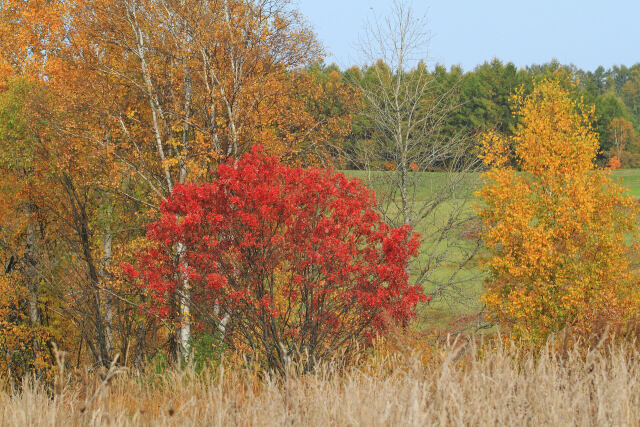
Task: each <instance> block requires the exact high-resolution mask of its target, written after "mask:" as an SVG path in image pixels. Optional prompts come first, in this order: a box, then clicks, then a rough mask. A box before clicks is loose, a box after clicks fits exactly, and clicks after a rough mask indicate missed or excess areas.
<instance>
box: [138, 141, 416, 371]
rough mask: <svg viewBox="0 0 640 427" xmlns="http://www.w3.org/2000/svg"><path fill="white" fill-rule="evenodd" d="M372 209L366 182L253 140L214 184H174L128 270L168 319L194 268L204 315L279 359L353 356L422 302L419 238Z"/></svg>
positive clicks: (196, 307)
mask: <svg viewBox="0 0 640 427" xmlns="http://www.w3.org/2000/svg"><path fill="white" fill-rule="evenodd" d="M374 209H375V198H374V195H373V193H372V192H371V191H370V190H368V189H367V188H365V187H364V186H363V185H362V184H361V183H360V182H359V181H357V180H355V179H352V180H349V179H347V178H346V177H345V176H344V175H343V174H340V173H332V172H329V171H325V170H321V169H317V168H312V169H302V168H290V167H287V166H285V165H283V164H281V163H280V162H279V161H278V159H277V158H275V157H267V156H264V155H263V154H262V153H261V151H260V149H254V151H253V152H252V153H251V154H246V155H244V156H243V157H242V158H241V159H240V160H238V161H237V162H235V163H234V162H233V161H231V160H230V161H228V162H227V163H226V164H223V165H220V166H219V167H218V169H217V171H216V172H215V176H214V179H213V182H212V183H210V184H198V185H194V184H189V185H177V186H176V187H175V188H174V190H173V193H172V194H171V197H170V198H169V199H168V200H167V201H166V202H165V203H163V204H162V207H161V213H162V215H161V218H160V219H159V220H158V221H156V222H154V223H153V224H151V225H150V226H149V230H148V234H147V237H148V240H149V241H150V242H151V243H152V246H151V247H150V248H149V249H147V250H145V251H144V252H142V253H141V254H140V258H139V261H138V266H137V267H135V268H134V267H133V266H130V265H126V266H125V270H126V271H127V273H128V275H129V276H130V277H132V278H137V280H139V281H140V283H141V284H142V285H143V286H145V287H146V288H147V289H148V290H149V291H150V294H151V295H152V296H153V297H154V300H155V301H156V303H157V306H156V309H157V310H158V312H159V313H160V314H161V315H164V316H169V313H171V312H172V310H170V307H171V305H172V304H174V301H176V299H177V298H176V295H175V292H176V289H180V286H178V283H179V280H180V276H181V274H182V275H183V277H184V274H185V273H186V274H187V275H188V277H189V282H190V287H191V291H192V293H191V299H192V300H191V303H192V307H193V309H192V310H193V316H194V321H195V322H196V324H198V325H200V326H201V327H203V328H205V329H208V330H209V331H214V332H215V331H217V330H220V331H222V333H223V334H225V340H226V341H227V342H228V343H229V344H231V345H234V346H236V347H237V346H238V345H241V346H243V347H244V348H248V349H253V350H256V351H258V352H260V354H261V356H262V357H261V360H263V361H264V363H265V365H267V366H268V367H270V368H275V369H282V368H283V367H284V365H285V364H286V361H287V359H288V358H289V357H291V356H292V355H301V354H304V355H307V356H309V357H308V358H307V359H306V360H307V361H308V362H309V361H313V360H318V359H321V358H327V357H331V355H332V354H335V352H337V351H340V352H343V353H344V354H345V355H349V354H352V353H353V350H354V349H355V348H357V346H358V345H360V346H362V345H367V344H368V343H370V341H371V338H372V337H373V336H374V335H375V334H377V333H381V332H384V330H385V323H386V320H388V319H392V320H394V321H396V322H400V323H406V322H407V321H408V320H409V319H411V318H412V316H413V315H414V312H413V308H414V306H415V305H416V304H417V303H418V302H419V301H421V300H423V299H424V295H423V294H422V290H421V288H420V287H419V286H417V285H413V286H412V285H409V277H408V274H407V272H406V266H407V262H408V260H409V257H411V256H416V253H417V249H418V246H419V236H418V235H417V234H413V233H411V229H410V228H409V227H408V226H405V227H402V228H397V229H392V228H390V227H389V226H388V225H387V224H385V223H384V222H382V221H381V219H380V216H379V215H378V214H377V213H376V212H375V210H374ZM177 245H184V247H186V251H185V256H184V257H183V258H182V259H180V260H178V259H176V257H175V254H176V250H175V248H176V247H177ZM227 322H228V323H227Z"/></svg>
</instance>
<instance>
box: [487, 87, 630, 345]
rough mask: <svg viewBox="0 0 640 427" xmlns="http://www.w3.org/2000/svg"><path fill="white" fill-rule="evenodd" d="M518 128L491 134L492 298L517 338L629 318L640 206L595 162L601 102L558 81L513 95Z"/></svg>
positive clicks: (538, 338)
mask: <svg viewBox="0 0 640 427" xmlns="http://www.w3.org/2000/svg"><path fill="white" fill-rule="evenodd" d="M513 101H514V105H515V109H514V110H515V111H514V114H515V115H516V117H517V119H518V126H517V129H516V131H515V133H514V135H513V136H512V137H504V136H502V135H498V134H496V133H489V134H487V135H485V137H484V140H483V160H484V162H485V165H486V166H487V167H488V171H487V172H486V173H485V174H484V185H483V187H482V189H481V190H480V191H479V196H480V198H481V202H480V204H479V208H478V210H479V215H480V217H481V219H482V222H483V226H484V232H483V233H484V239H485V242H486V245H487V247H488V248H489V250H490V252H491V259H490V261H489V264H488V268H489V275H488V278H487V280H486V286H487V289H486V294H485V296H484V302H485V303H486V306H487V308H488V310H489V313H490V317H491V318H492V319H493V320H494V321H497V322H498V323H499V324H500V325H501V326H502V327H504V328H506V329H507V330H509V331H510V332H511V333H512V336H513V337H515V338H516V339H521V340H523V341H525V342H529V343H531V344H534V345H535V344H540V343H542V342H543V341H544V340H545V338H546V337H547V336H548V335H549V334H551V333H553V332H555V331H558V330H560V329H562V328H564V327H566V326H572V327H574V328H575V330H576V331H577V332H578V333H579V334H589V333H591V332H592V331H593V328H594V326H595V325H597V324H602V323H609V322H621V321H624V319H625V318H626V316H627V315H628V314H629V313H630V312H631V304H632V301H633V295H632V294H634V293H635V292H636V288H637V280H636V278H635V277H633V274H632V271H631V265H630V253H631V250H630V249H631V245H632V244H634V243H635V242H636V240H637V239H636V238H637V233H636V228H635V216H636V214H637V208H636V206H635V203H634V201H633V200H632V198H631V197H630V196H628V195H626V194H625V189H623V188H622V187H620V186H618V185H617V184H616V183H615V182H614V181H613V180H612V179H611V177H610V175H608V173H607V172H605V171H603V170H598V169H597V168H596V165H595V163H594V161H595V157H596V153H597V151H598V136H597V134H596V133H595V132H594V131H593V129H592V127H591V125H590V123H592V120H591V118H592V114H593V109H592V108H588V107H586V106H585V105H583V104H582V102H581V101H580V100H575V99H572V97H571V96H570V94H569V92H568V91H567V90H566V89H564V88H563V87H561V85H560V84H559V83H557V82H555V81H552V80H543V81H541V82H539V83H537V84H536V85H535V87H534V90H533V92H532V93H531V94H529V95H526V96H525V95H523V93H522V92H516V94H515V95H514V97H513Z"/></svg>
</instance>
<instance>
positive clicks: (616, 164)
mask: <svg viewBox="0 0 640 427" xmlns="http://www.w3.org/2000/svg"><path fill="white" fill-rule="evenodd" d="M621 167H622V163H621V162H620V160H619V159H618V156H613V157H612V158H610V159H609V169H611V170H616V169H620V168H621Z"/></svg>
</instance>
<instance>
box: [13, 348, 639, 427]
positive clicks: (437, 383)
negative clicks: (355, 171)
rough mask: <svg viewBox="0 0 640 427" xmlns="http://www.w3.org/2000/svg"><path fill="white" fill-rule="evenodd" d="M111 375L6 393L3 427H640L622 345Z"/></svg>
mask: <svg viewBox="0 0 640 427" xmlns="http://www.w3.org/2000/svg"><path fill="white" fill-rule="evenodd" d="M421 360H423V361H421ZM425 360H426V361H425ZM112 374H118V375H112V376H111V377H109V376H108V375H107V377H105V373H103V374H102V376H97V375H93V376H92V375H85V374H78V373H70V374H64V375H65V378H66V380H65V382H64V384H62V383H61V384H58V386H57V387H56V389H55V391H47V390H45V389H44V388H43V387H42V386H41V385H39V384H37V383H33V382H29V381H26V382H25V383H24V384H23V387H22V388H21V390H20V391H17V390H16V389H14V391H10V388H9V389H7V390H5V391H2V392H0V420H1V422H2V425H11V426H26V425H34V426H81V425H82V426H84V425H96V426H129V425H154V426H155V425H172V426H173V425H175V426H202V425H278V426H282V425H296V426H298V425H313V426H320V425H353V426H360V425H362V426H377V425H402V426H404V425H409V426H410V425H419V426H424V425H536V426H537V425H619V426H622V425H624V426H632V425H640V352H639V351H638V350H637V348H636V347H635V346H633V345H630V344H618V345H606V346H605V345H600V346H596V347H593V348H592V349H591V350H583V349H580V348H578V347H576V348H574V349H572V350H568V351H552V350H550V349H549V348H547V350H545V351H543V352H541V353H537V354H535V355H532V354H531V353H526V352H522V351H520V350H516V349H513V348H512V349H505V348H502V347H499V348H497V349H493V348H489V347H488V346H486V345H485V346H482V347H478V346H476V345H475V344H469V345H466V346H463V345H459V344H457V345H451V346H449V347H447V348H444V349H442V350H438V351H437V352H436V353H435V354H433V355H432V357H430V358H428V359H425V358H419V357H416V356H412V355H402V354H396V355H394V356H392V357H387V358H383V359H382V358H380V357H379V358H378V359H377V360H374V361H373V362H367V363H365V364H364V365H362V366H360V367H359V368H357V369H356V368H349V369H338V368H335V367H331V366H326V365H325V366H323V367H321V368H318V369H317V371H316V372H314V373H313V374H307V375H295V374H292V375H290V376H289V377H287V378H284V379H283V378H262V379H261V378H260V376H259V375H256V374H255V373H251V372H248V371H246V370H238V369H235V370H228V369H227V370H224V369H221V370H220V371H218V372H217V373H215V374H200V375H197V374H195V373H194V372H193V371H191V370H187V371H182V372H178V371H172V372H166V373H163V374H161V375H152V374H147V375H144V376H135V375H132V374H130V373H129V374H127V373H122V372H116V371H115V368H114V370H113V371H112ZM5 388H8V387H5ZM92 399H93V400H92Z"/></svg>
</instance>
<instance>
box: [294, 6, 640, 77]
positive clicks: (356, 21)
mask: <svg viewBox="0 0 640 427" xmlns="http://www.w3.org/2000/svg"><path fill="white" fill-rule="evenodd" d="M293 1H294V4H295V3H296V2H297V5H298V9H299V10H300V11H301V12H302V13H303V15H305V16H306V19H307V20H308V22H309V23H310V24H311V26H312V28H313V29H314V30H315V32H316V34H317V35H318V38H319V39H320V41H321V42H322V43H323V44H324V46H325V48H326V50H327V51H328V52H329V54H330V55H329V56H328V58H327V62H336V63H337V64H338V65H340V66H342V67H345V66H349V65H353V64H361V63H362V62H363V59H362V56H361V55H360V54H359V52H358V49H357V42H358V37H359V35H361V34H362V28H363V26H364V24H365V23H366V21H367V19H371V18H373V17H374V16H376V15H377V16H384V15H385V14H387V13H388V12H389V9H390V5H391V4H392V0H293ZM413 9H414V11H415V12H416V15H417V16H418V17H420V16H425V15H426V17H427V20H428V21H427V22H428V23H429V30H430V32H431V35H432V39H431V43H430V55H429V56H430V58H429V59H430V61H429V63H435V62H439V63H441V64H444V65H446V66H447V67H448V66H450V65H453V64H460V65H462V67H463V69H464V70H471V69H473V67H475V66H476V65H478V64H481V63H483V62H484V61H488V60H491V59H492V58H494V57H497V58H499V59H501V60H502V61H504V62H508V61H511V62H513V63H515V64H516V65H517V66H525V65H529V64H532V63H537V64H540V63H544V62H548V61H550V60H551V59H552V58H556V59H558V60H559V61H560V62H561V63H563V64H570V63H573V64H575V65H576V66H578V67H580V68H582V69H585V70H594V69H595V68H596V67H597V66H598V65H603V66H604V67H605V68H608V67H610V66H612V65H614V64H625V65H633V64H634V63H636V62H640V0H635V1H634V0H626V1H620V0H608V1H606V0H605V1H602V0H601V1H595V0H582V1H576V0H530V1H522V0H511V1H509V0H477V1H476V0H458V1H456V0H449V1H447V0H414V1H413Z"/></svg>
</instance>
